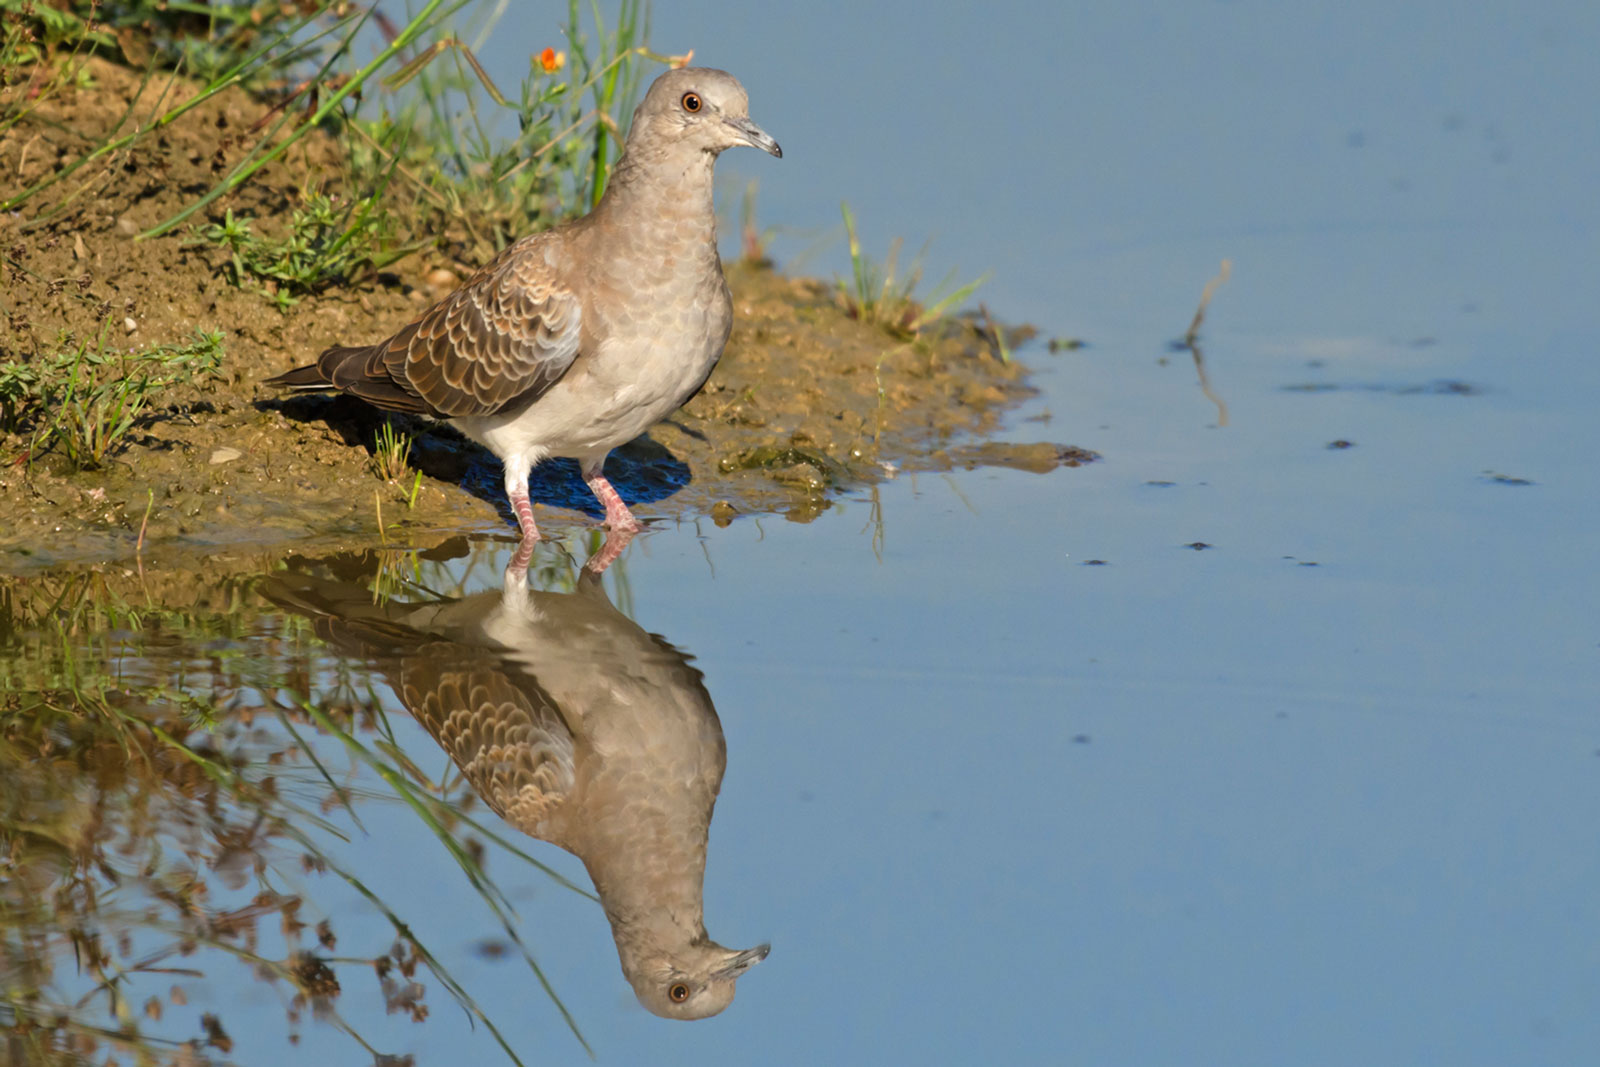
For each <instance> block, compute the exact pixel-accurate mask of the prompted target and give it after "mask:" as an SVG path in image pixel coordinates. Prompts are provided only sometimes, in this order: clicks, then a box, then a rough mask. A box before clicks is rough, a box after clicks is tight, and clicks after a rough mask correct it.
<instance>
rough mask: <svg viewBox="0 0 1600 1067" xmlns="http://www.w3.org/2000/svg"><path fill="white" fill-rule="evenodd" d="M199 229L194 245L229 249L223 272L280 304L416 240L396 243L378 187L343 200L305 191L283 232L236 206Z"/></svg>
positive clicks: (390, 256) (376, 266)
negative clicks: (268, 230)
mask: <svg viewBox="0 0 1600 1067" xmlns="http://www.w3.org/2000/svg"><path fill="white" fill-rule="evenodd" d="M194 235H195V238H196V240H195V241H194V242H192V243H193V244H200V245H211V246H214V247H216V248H220V249H222V250H223V251H225V252H227V253H228V260H227V262H226V263H225V264H224V265H223V268H222V273H223V276H224V277H226V278H227V280H228V281H229V282H230V283H232V284H233V285H236V286H238V287H239V288H241V289H255V290H257V291H259V292H261V293H263V294H264V295H265V296H267V297H268V299H270V300H272V302H273V303H275V304H276V305H277V307H278V309H279V310H280V311H287V310H288V309H289V308H290V307H292V306H294V305H295V304H297V303H299V300H300V298H301V297H302V296H305V295H307V294H309V293H314V292H317V291H318V290H320V289H323V288H325V287H327V286H330V285H339V284H347V283H349V282H352V281H354V280H357V279H358V278H360V277H361V276H363V275H365V274H368V273H371V272H373V271H377V270H381V269H382V268H384V267H386V266H388V265H389V264H391V263H393V262H394V261H395V260H397V259H400V258H402V257H403V256H406V255H409V254H410V253H411V252H412V251H414V250H415V247H416V246H415V245H411V246H404V247H398V248H397V247H395V244H396V242H395V238H394V227H393V225H392V220H391V216H390V215H389V214H388V213H386V212H384V211H382V210H380V208H379V195H378V194H376V193H375V194H373V195H371V196H367V197H364V198H363V199H361V200H358V201H342V200H340V198H338V197H337V196H330V195H329V194H327V193H321V192H303V193H302V194H301V206H300V207H298V208H296V209H295V210H294V211H293V212H291V213H290V216H289V232H288V233H287V234H285V235H284V236H282V237H278V238H274V237H269V236H266V235H264V234H260V233H257V232H256V230H255V220H254V219H252V218H250V217H248V216H240V217H237V218H236V217H235V216H234V214H233V211H232V210H231V209H230V210H228V211H227V212H225V213H224V215H223V218H222V221H221V222H215V223H211V224H209V225H207V226H203V227H199V228H197V229H196V230H195V231H194Z"/></svg>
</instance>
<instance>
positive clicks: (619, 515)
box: [583, 467, 644, 553]
mask: <svg viewBox="0 0 1600 1067" xmlns="http://www.w3.org/2000/svg"><path fill="white" fill-rule="evenodd" d="M583 481H584V484H586V485H588V487H589V491H590V492H591V493H593V494H594V497H595V499H596V500H598V501H600V506H601V507H603V508H605V509H606V528H607V529H609V530H610V531H611V532H612V533H614V534H627V535H628V537H629V538H631V537H632V536H633V535H634V534H636V533H639V532H640V531H641V530H643V529H644V523H642V522H640V521H639V520H638V519H636V518H634V517H633V512H631V511H629V510H628V505H626V504H624V503H623V502H622V497H621V495H620V494H618V492H617V490H616V488H615V487H614V486H612V484H611V483H610V482H608V481H606V476H605V475H603V474H601V473H600V469H599V468H598V467H596V468H595V469H594V470H592V471H584V472H583ZM608 540H609V539H608ZM626 545H627V541H624V542H623V546H626ZM601 551H602V552H604V551H605V549H603V548H602V549H601ZM617 551H618V552H619V553H620V552H621V549H620V548H619V549H618V550H617Z"/></svg>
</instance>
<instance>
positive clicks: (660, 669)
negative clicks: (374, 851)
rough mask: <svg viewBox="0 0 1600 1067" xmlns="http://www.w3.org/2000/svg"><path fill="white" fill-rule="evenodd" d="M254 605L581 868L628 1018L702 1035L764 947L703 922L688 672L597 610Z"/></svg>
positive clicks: (591, 589)
mask: <svg viewBox="0 0 1600 1067" xmlns="http://www.w3.org/2000/svg"><path fill="white" fill-rule="evenodd" d="M263 592H264V593H265V594H266V595H267V596H268V597H269V598H271V599H272V600H274V601H275V602H277V603H279V604H281V605H283V606H285V607H288V608H290V609H292V610H294V611H296V612H299V613H301V614H304V615H307V616H309V617H311V618H312V619H313V620H314V621H315V625H316V629H317V632H318V634H319V635H320V636H322V637H323V638H324V639H325V640H327V641H329V642H330V643H331V644H333V645H334V646H335V647H337V648H339V649H341V650H343V651H345V652H348V653H353V654H356V655H359V656H361V657H363V658H365V659H368V660H370V661H372V662H374V663H376V664H377V665H378V666H379V667H381V669H382V670H383V671H384V672H385V673H386V674H387V676H388V678H389V681H390V683H391V684H392V686H393V688H394V691H395V694H396V695H397V696H398V697H399V698H400V700H401V702H402V703H403V704H404V705H405V707H406V709H407V710H408V711H410V712H411V714H412V715H413V716H414V717H415V718H416V720H417V722H419V723H421V724H422V726H423V727H424V728H425V729H426V730H427V731H428V733H429V734H431V735H432V736H433V738H434V739H435V740H436V741H438V743H439V744H440V745H441V746H442V747H443V748H444V750H445V752H446V753H448V754H449V756H450V759H451V760H452V761H453V762H454V763H455V764H456V766H458V767H459V768H460V769H461V772H462V774H463V775H465V777H466V779H467V781H468V782H469V783H470V784H471V786H472V788H473V789H474V790H475V791H476V792H477V793H478V794H479V795H481V796H482V797H483V799H484V801H485V802H487V804H488V805H489V807H490V808H491V809H493V810H494V811H495V813H496V814H498V815H500V816H501V817H502V818H503V819H505V821H506V822H508V823H510V824H511V825H512V826H514V827H516V828H517V829H518V830H521V831H522V832H524V833H526V834H529V835H531V836H533V837H536V838H539V839H540V840H542V841H548V842H550V843H551V844H553V845H556V846H559V847H560V848H563V849H565V850H566V851H568V852H571V853H572V854H573V855H575V856H577V857H578V858H579V859H580V860H582V861H583V864H584V866H585V867H586V868H587V869H588V871H589V876H590V878H592V879H593V880H594V885H595V890H596V892H597V893H598V894H599V897H600V902H601V905H602V906H603V907H604V908H605V913H606V918H607V919H608V920H610V922H611V930H612V934H613V936H614V937H615V939H616V945H617V955H618V957H619V959H620V961H621V963H622V973H623V974H624V975H625V976H626V977H627V979H628V982H629V983H630V984H631V985H632V986H633V990H634V993H635V994H636V995H637V996H638V998H639V1001H640V1003H641V1004H643V1005H644V1006H645V1007H646V1008H648V1009H649V1010H650V1011H652V1012H654V1013H655V1014H657V1015H660V1016H663V1017H665V1018H669V1019H702V1018H705V1017H707V1016H710V1015H715V1014H717V1013H718V1012H720V1011H721V1010H722V1009H723V1008H725V1007H727V1006H728V1004H729V1003H730V1002H731V1001H732V1000H733V995H734V985H735V983H736V982H737V980H738V978H739V976H740V975H742V974H743V973H744V972H745V971H747V970H748V969H749V968H750V967H751V966H753V965H754V964H756V963H759V962H760V961H761V960H763V959H765V958H766V956H767V952H768V949H769V946H768V945H759V946H757V947H756V948H752V949H746V950H743V951H740V950H737V949H729V948H724V947H723V946H721V945H719V944H717V943H716V942H715V941H712V940H711V939H710V938H709V937H708V936H707V934H706V928H705V923H704V920H703V913H702V896H701V890H702V883H703V881H704V877H705V864H706V838H707V833H708V831H709V829H710V824H711V810H712V806H713V805H714V804H715V803H716V797H717V790H718V789H719V787H720V786H721V784H722V773H723V769H724V767H725V765H726V756H727V750H726V746H725V744H724V742H723V736H722V726H721V724H720V723H719V722H718V720H717V713H716V709H715V708H714V707H713V706H712V703H711V697H710V695H709V694H708V693H707V692H706V689H705V686H704V685H703V684H702V682H701V675H700V672H699V671H698V670H696V669H695V668H694V667H692V666H690V664H689V657H688V656H686V655H685V654H684V653H682V652H679V651H678V650H677V649H675V648H673V647H672V646H671V645H670V644H668V643H667V642H666V641H664V640H662V639H661V638H659V637H656V636H653V635H651V634H649V633H646V632H645V631H644V630H642V629H640V628H639V626H638V625H636V624H635V623H634V622H633V621H632V620H630V619H629V618H627V616H625V615H623V614H622V613H621V612H620V611H618V610H617V609H616V608H615V607H614V606H612V604H611V602H610V600H609V599H607V597H606V594H605V590H604V587H603V586H602V584H601V581H600V578H599V575H598V574H597V573H596V572H595V571H594V570H593V569H590V568H585V569H583V570H582V571H580V572H579V578H578V582H577V588H576V590H575V591H574V592H571V593H557V592H541V591H530V590H529V589H528V587H527V583H526V581H525V579H524V578H523V575H522V574H520V573H518V571H517V568H511V569H509V570H508V572H507V575H506V579H505V585H504V587H503V589H501V590H496V591H491V592H485V593H479V594H476V595H473V596H468V597H465V598H462V599H458V600H456V599H434V600H430V601H426V602H411V603H401V602H399V601H395V600H390V601H388V602H386V603H380V604H374V603H373V597H372V593H371V592H370V590H369V589H368V588H367V587H366V586H364V585H358V584H354V583H350V582H343V581H338V580H334V579H329V578H323V577H316V576H312V575H308V574H300V573H295V572H282V573H279V574H277V575H274V576H273V577H272V578H270V579H269V580H268V581H267V583H266V585H265V586H264V587H263Z"/></svg>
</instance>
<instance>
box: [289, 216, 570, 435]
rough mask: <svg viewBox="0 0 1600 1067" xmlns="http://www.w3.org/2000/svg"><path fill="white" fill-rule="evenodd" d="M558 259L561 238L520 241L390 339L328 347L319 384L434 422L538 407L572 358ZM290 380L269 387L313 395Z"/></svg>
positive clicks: (550, 235)
mask: <svg viewBox="0 0 1600 1067" xmlns="http://www.w3.org/2000/svg"><path fill="white" fill-rule="evenodd" d="M560 252H561V244H560V241H559V235H558V234H555V233H550V232H546V233H540V234H535V235H533V236H531V237H525V238H523V239H522V240H521V241H518V242H517V243H516V244H514V245H512V246H511V247H510V248H508V249H506V251H505V252H504V253H503V254H502V255H501V256H500V258H499V259H497V260H495V261H494V262H493V263H491V264H489V266H487V267H485V268H484V269H483V270H481V271H479V272H478V273H477V274H474V275H473V276H472V277H471V278H468V279H467V281H466V284H464V285H463V286H462V287H461V288H460V289H457V290H456V291H455V292H454V293H452V294H450V295H449V296H448V297H446V298H445V299H444V300H441V301H440V302H439V303H437V304H435V305H434V306H433V307H431V308H429V309H428V310H427V311H426V312H424V313H423V314H422V316H421V317H420V318H418V319H417V320H416V321H415V322H412V323H409V324H407V325H406V326H404V327H402V328H401V329H400V330H399V332H397V333H396V334H395V335H394V336H393V337H391V338H389V339H388V340H387V341H382V342H380V343H378V344H376V345H371V346H369V347H365V348H330V349H328V350H327V351H326V352H324V353H323V354H322V356H321V357H320V358H319V359H318V360H317V364H316V368H317V377H318V378H320V379H321V381H322V382H326V383H327V385H328V386H332V387H333V388H335V389H339V390H343V391H344V392H347V393H351V394H353V395H355V396H359V397H361V398H362V399H363V400H367V401H369V402H370V403H372V404H374V405H376V406H377V407H380V408H383V409H385V410H388V411H410V412H416V413H419V414H427V415H434V416H439V417H450V416H460V415H490V414H493V413H494V412H497V411H500V410H501V409H503V408H505V407H508V406H510V405H512V404H514V403H527V402H529V401H531V400H534V399H537V398H538V397H539V396H540V394H542V393H543V392H544V391H545V390H547V389H549V388H550V386H552V385H554V384H555V383H556V382H557V381H559V380H560V378H561V376H562V375H563V374H565V373H566V372H567V368H568V367H570V366H571V365H572V361H573V360H574V359H575V358H576V357H577V355H578V339H579V334H580V325H581V322H580V320H581V319H582V304H581V302H580V300H579V298H578V295H577V294H576V293H574V292H573V291H572V290H571V289H570V288H568V287H567V286H565V285H564V284H562V281H561V278H560V272H559V268H558V260H557V256H558V255H559V253H560ZM307 370H309V368H307ZM295 373H297V372H294V371H291V372H290V373H289V374H286V375H283V376H282V379H280V380H278V381H276V382H274V383H273V384H283V385H290V386H299V387H301V388H306V387H308V386H309V387H311V388H315V387H316V385H315V384H312V383H309V382H306V383H302V382H299V381H296V380H292V376H293V375H294V374H295ZM326 387H327V386H323V388H326Z"/></svg>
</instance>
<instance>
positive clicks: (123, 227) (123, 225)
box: [117, 215, 139, 237]
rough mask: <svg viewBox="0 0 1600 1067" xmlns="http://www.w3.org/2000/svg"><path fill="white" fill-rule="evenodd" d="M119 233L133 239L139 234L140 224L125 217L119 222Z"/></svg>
mask: <svg viewBox="0 0 1600 1067" xmlns="http://www.w3.org/2000/svg"><path fill="white" fill-rule="evenodd" d="M117 232H118V233H120V234H122V236H124V237H132V236H133V235H134V234H136V233H138V232H139V224H138V223H137V222H134V221H133V220H132V219H130V218H129V217H128V216H126V215H124V216H122V217H121V218H120V219H118V220H117Z"/></svg>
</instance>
